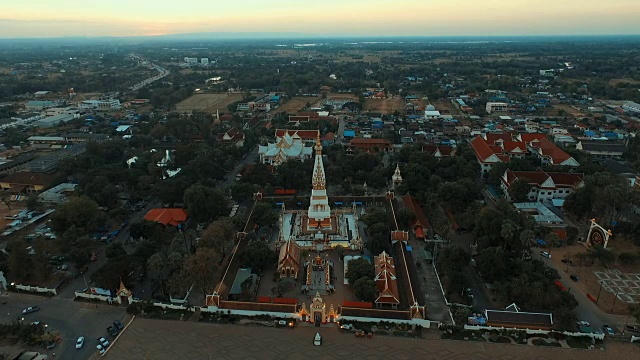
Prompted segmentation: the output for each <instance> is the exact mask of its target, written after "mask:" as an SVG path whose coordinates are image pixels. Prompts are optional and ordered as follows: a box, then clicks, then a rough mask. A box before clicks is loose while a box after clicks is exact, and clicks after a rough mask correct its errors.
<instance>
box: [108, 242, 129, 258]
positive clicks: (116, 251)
mask: <svg viewBox="0 0 640 360" xmlns="http://www.w3.org/2000/svg"><path fill="white" fill-rule="evenodd" d="M105 254H106V256H107V258H108V259H113V258H117V257H120V256H124V255H127V251H126V250H125V249H124V246H122V244H121V243H113V244H110V245H109V246H107V250H106V251H105Z"/></svg>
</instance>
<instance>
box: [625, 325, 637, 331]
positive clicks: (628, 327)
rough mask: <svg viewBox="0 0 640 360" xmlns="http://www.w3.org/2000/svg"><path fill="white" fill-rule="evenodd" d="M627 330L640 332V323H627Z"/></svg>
mask: <svg viewBox="0 0 640 360" xmlns="http://www.w3.org/2000/svg"><path fill="white" fill-rule="evenodd" d="M627 331H631V332H634V333H640V326H638V325H635V326H634V325H627Z"/></svg>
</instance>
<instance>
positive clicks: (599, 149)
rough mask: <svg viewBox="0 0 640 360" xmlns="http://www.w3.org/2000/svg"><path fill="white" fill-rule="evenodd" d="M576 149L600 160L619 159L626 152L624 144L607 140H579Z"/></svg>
mask: <svg viewBox="0 0 640 360" xmlns="http://www.w3.org/2000/svg"><path fill="white" fill-rule="evenodd" d="M576 149H578V150H582V151H584V152H586V153H587V154H591V155H593V156H596V157H601V158H621V157H622V154H624V152H625V150H626V146H625V145H624V143H622V142H619V141H607V140H592V141H590V140H581V141H579V142H578V143H577V144H576Z"/></svg>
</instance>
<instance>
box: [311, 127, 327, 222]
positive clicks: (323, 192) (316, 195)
mask: <svg viewBox="0 0 640 360" xmlns="http://www.w3.org/2000/svg"><path fill="white" fill-rule="evenodd" d="M315 150H316V161H315V163H314V165H313V177H312V179H311V184H312V190H311V200H310V201H309V210H308V217H309V223H308V225H307V226H308V227H309V228H312V229H313V228H315V229H322V228H326V227H329V226H331V208H330V207H329V197H328V196H327V189H326V176H325V174H324V164H323V162H322V144H320V138H318V141H317V143H316V146H315Z"/></svg>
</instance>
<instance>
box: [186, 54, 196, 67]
mask: <svg viewBox="0 0 640 360" xmlns="http://www.w3.org/2000/svg"><path fill="white" fill-rule="evenodd" d="M184 62H186V63H187V64H189V65H193V64H197V63H198V58H197V57H193V58H192V57H187V56H185V57H184Z"/></svg>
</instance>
